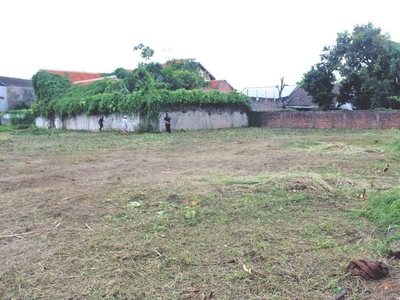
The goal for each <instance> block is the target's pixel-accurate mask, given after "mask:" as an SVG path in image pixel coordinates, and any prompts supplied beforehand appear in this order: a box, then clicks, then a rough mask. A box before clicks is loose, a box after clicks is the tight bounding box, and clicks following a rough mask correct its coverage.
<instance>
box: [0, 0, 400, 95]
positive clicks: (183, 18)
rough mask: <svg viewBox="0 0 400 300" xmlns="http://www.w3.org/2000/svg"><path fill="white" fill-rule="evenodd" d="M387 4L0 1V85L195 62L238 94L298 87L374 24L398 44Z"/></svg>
mask: <svg viewBox="0 0 400 300" xmlns="http://www.w3.org/2000/svg"><path fill="white" fill-rule="evenodd" d="M395 3H396V1H393V0H380V1H376V0H375V1H371V0H335V1H321V0H320V1H317V0H302V1H299V0H286V1H285V0H275V1H269V0H246V1H242V0H237V1H227V0H226V1H225V0H201V1H198V0H112V1H104V0H48V1H46V0H35V1H33V0H10V1H1V3H0V12H1V33H0V37H1V41H2V43H1V45H0V76H6V77H16V78H25V79H30V78H31V77H32V76H33V75H34V74H35V73H36V72H37V71H39V69H56V70H67V71H85V72H112V71H114V70H115V69H117V68H120V67H122V68H127V69H133V68H135V67H136V66H137V64H138V63H139V62H141V61H143V60H142V59H141V58H140V52H139V51H133V47H134V46H136V45H138V44H139V43H143V44H144V45H146V46H149V47H150V48H152V49H153V50H154V51H155V56H154V57H153V60H152V61H157V62H160V63H163V62H165V60H167V59H172V58H193V59H195V60H196V61H198V62H200V63H201V64H202V65H203V66H204V67H205V68H206V69H207V70H208V71H209V72H210V73H211V74H213V75H214V76H215V77H216V78H217V79H225V80H227V81H228V82H229V83H230V84H231V85H232V86H233V87H234V88H235V89H237V90H238V91H241V90H243V89H244V88H245V87H259V86H275V85H277V84H279V83H280V78H282V77H284V78H285V82H286V83H287V84H290V85H292V84H296V83H297V82H298V81H300V80H301V79H302V77H303V74H304V73H306V72H307V71H309V70H310V68H311V66H312V65H314V64H316V63H317V62H319V59H320V57H319V55H320V53H321V50H322V48H323V47H324V46H325V45H334V44H335V39H336V36H337V34H338V33H339V32H343V31H345V30H347V31H350V32H351V31H352V29H353V27H354V26H355V25H357V24H359V25H365V24H367V23H368V22H372V23H373V25H374V26H375V27H380V28H381V29H382V32H383V33H388V34H390V36H391V39H392V40H393V41H396V42H400V22H399V19H398V10H397V9H396V7H395Z"/></svg>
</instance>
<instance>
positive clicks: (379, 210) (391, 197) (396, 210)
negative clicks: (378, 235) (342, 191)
mask: <svg viewBox="0 0 400 300" xmlns="http://www.w3.org/2000/svg"><path fill="white" fill-rule="evenodd" d="M365 215H366V216H367V217H369V218H370V219H371V220H373V221H374V222H375V223H376V224H377V225H378V226H379V227H380V228H381V229H382V230H387V228H389V227H395V226H400V189H397V188H396V189H391V190H389V191H387V192H384V193H382V194H378V195H374V196H371V197H370V199H369V200H368V209H367V211H366V213H365Z"/></svg>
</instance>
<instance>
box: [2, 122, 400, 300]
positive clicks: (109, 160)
mask: <svg viewBox="0 0 400 300" xmlns="http://www.w3.org/2000/svg"><path fill="white" fill-rule="evenodd" d="M398 139H399V132H398V131H358V132H356V131H335V130H330V131H322V130H321V131H317V130H278V129H276V130H273V129H256V128H249V129H227V130H217V131H196V132H173V133H172V134H171V135H166V134H143V135H138V134H130V135H128V136H126V137H123V136H122V135H120V134H119V133H116V132H52V133H51V134H47V133H42V134H34V133H32V132H29V131H28V132H22V131H21V132H14V133H12V132H3V133H0V151H1V157H0V169H1V173H2V175H1V176H0V253H1V255H0V298H1V299H211V298H212V299H330V298H332V297H334V296H335V295H336V294H337V293H339V292H341V291H345V292H346V298H345V299H398V298H396V297H398V295H399V293H400V289H399V284H398V282H399V279H400V276H399V274H398V269H399V266H398V261H397V260H391V259H389V258H387V257H386V256H385V253H384V252H383V251H382V249H383V247H382V245H383V241H384V238H385V237H384V235H383V234H384V232H382V231H381V230H380V229H379V228H377V227H376V226H375V225H374V224H373V223H371V221H370V220H369V219H367V218H363V217H361V216H360V212H361V211H363V210H364V209H366V207H367V200H365V199H364V200H363V199H360V198H358V197H357V196H356V195H357V194H359V193H361V192H362V191H363V189H364V188H365V189H366V193H367V195H368V197H372V196H373V195H377V194H379V193H382V192H385V191H389V190H390V189H392V188H399V181H398V177H399V172H400V167H399V166H398V162H399V158H398V151H399V150H398V148H399V147H398V145H400V144H398ZM386 164H390V166H389V170H388V172H386V173H383V172H382V168H383V167H384V166H385V165H386ZM352 258H359V259H371V260H380V261H384V262H385V263H387V264H388V265H389V266H390V269H391V273H390V274H391V276H390V277H389V278H385V279H382V280H380V281H365V280H364V279H362V278H360V277H355V276H351V275H349V274H348V273H347V272H346V266H347V264H348V262H349V261H350V260H351V259H352ZM250 269H251V270H250ZM207 297H208V298H207ZM382 297H383V298H382Z"/></svg>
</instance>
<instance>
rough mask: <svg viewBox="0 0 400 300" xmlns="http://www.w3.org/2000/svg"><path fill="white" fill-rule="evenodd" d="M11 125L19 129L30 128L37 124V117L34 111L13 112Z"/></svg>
mask: <svg viewBox="0 0 400 300" xmlns="http://www.w3.org/2000/svg"><path fill="white" fill-rule="evenodd" d="M9 113H10V114H11V118H10V125H11V126H13V127H15V128H17V129H25V128H29V127H31V126H32V125H34V124H35V115H34V114H33V112H32V110H30V109H25V110H18V111H11V112H9Z"/></svg>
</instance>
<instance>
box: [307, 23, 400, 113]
mask: <svg viewBox="0 0 400 300" xmlns="http://www.w3.org/2000/svg"><path fill="white" fill-rule="evenodd" d="M399 67H400V44H399V43H395V42H393V41H391V40H390V37H389V36H388V35H385V34H382V33H381V29H380V28H375V27H374V26H373V24H372V23H368V24H367V25H356V26H355V27H354V29H353V32H352V33H349V32H347V31H345V32H342V33H339V34H338V36H337V39H336V45H334V46H331V47H325V48H324V50H323V54H322V55H321V62H320V63H318V64H316V65H315V66H313V67H312V68H311V70H310V71H309V72H308V73H306V74H304V77H303V79H302V83H301V86H302V87H303V88H304V89H305V90H306V91H307V92H308V93H309V94H310V95H311V96H312V97H313V101H314V102H315V103H318V104H320V105H322V106H323V107H326V106H327V104H328V103H329V102H331V101H332V100H331V99H332V98H333V97H332V93H331V92H332V89H331V86H332V83H333V82H334V80H335V76H334V75H333V74H337V75H338V78H340V80H339V81H338V82H337V83H338V84H339V85H340V93H339V95H338V97H337V101H338V103H339V104H344V103H346V102H350V103H352V104H353V105H354V106H356V107H357V108H359V109H376V108H400V105H399V104H398V103H397V101H393V98H392V97H399V96H400V84H399V83H400V82H399V80H400V68H399Z"/></svg>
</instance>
